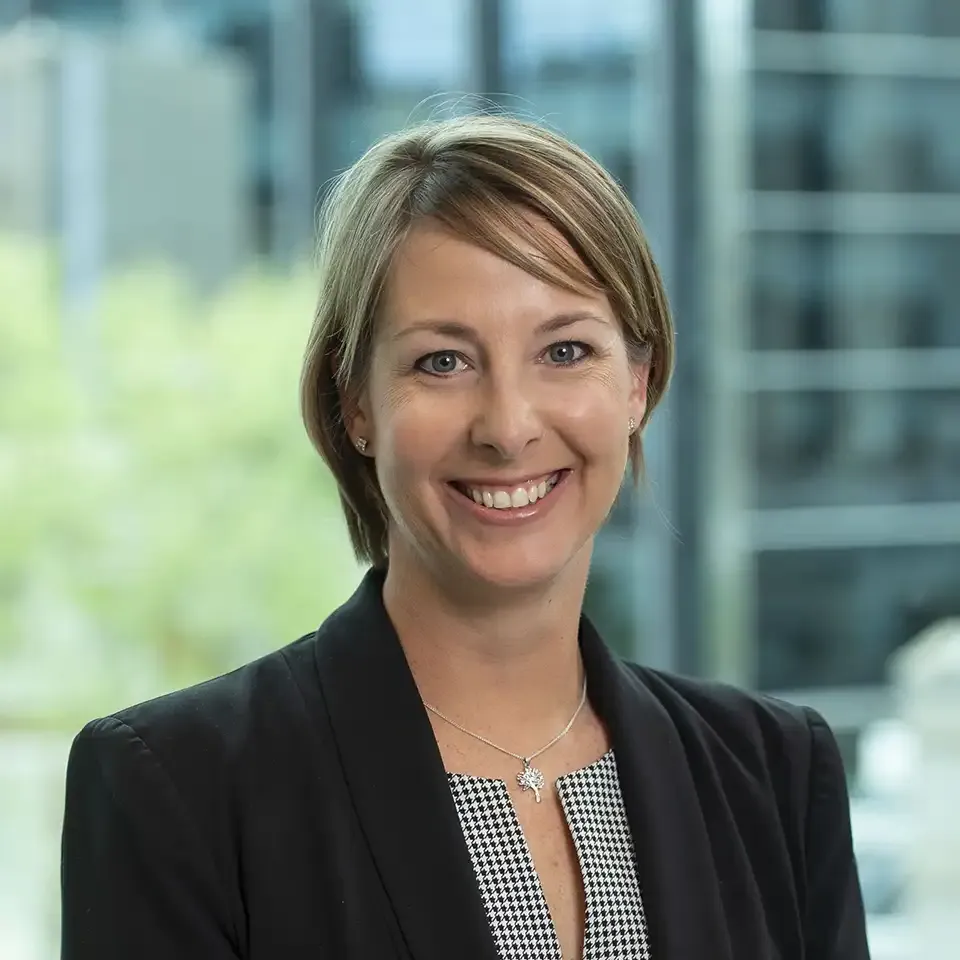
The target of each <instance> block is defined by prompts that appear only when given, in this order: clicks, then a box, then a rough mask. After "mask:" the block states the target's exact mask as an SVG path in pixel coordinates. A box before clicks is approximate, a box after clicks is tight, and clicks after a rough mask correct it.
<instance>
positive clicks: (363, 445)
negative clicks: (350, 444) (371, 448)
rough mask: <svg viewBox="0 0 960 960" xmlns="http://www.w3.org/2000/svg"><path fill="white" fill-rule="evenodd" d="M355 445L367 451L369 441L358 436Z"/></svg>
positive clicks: (360, 449) (361, 450)
mask: <svg viewBox="0 0 960 960" xmlns="http://www.w3.org/2000/svg"><path fill="white" fill-rule="evenodd" d="M354 446H355V447H356V448H357V449H358V450H359V451H360V452H361V453H366V450H367V441H366V439H365V438H364V437H357V439H356V440H355V441H354Z"/></svg>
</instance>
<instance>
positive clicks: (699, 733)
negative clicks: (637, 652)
mask: <svg viewBox="0 0 960 960" xmlns="http://www.w3.org/2000/svg"><path fill="white" fill-rule="evenodd" d="M626 666H627V668H628V669H629V670H630V671H631V672H632V673H633V674H634V676H635V677H636V678H637V679H638V680H639V681H640V682H641V683H642V684H643V685H644V687H646V689H647V690H648V691H649V692H650V693H651V694H652V695H653V696H654V697H655V698H656V700H657V701H658V702H659V704H660V706H661V707H662V708H663V709H664V710H665V711H666V712H667V713H668V714H669V715H670V717H671V719H672V720H673V722H674V724H675V725H676V726H677V728H678V729H679V730H680V732H681V734H683V733H684V732H685V733H686V734H687V736H689V737H695V738H697V739H698V741H699V742H700V743H701V744H702V745H703V746H704V747H706V748H711V747H712V748H713V749H720V748H722V749H725V750H729V751H732V752H735V753H740V754H745V753H754V752H756V751H758V750H759V751H764V752H769V751H775V752H776V753H780V752H782V751H783V750H789V751H790V752H791V753H792V754H794V755H795V756H796V757H797V758H798V759H802V758H803V757H804V756H805V755H807V754H809V753H810V750H811V746H812V738H813V736H814V732H815V728H816V729H823V728H826V723H825V721H824V720H823V718H822V717H821V716H820V715H819V714H818V713H817V712H816V711H815V710H813V709H811V708H810V707H805V706H800V705H798V704H794V703H789V702H787V701H785V700H780V699H777V698H776V697H771V696H767V695H765V694H762V693H757V692H755V691H748V690H744V689H742V688H740V687H735V686H732V685H730V684H727V683H721V682H719V681H715V680H702V679H699V678H692V677H685V676H680V675H678V674H672V673H667V672H665V671H661V670H653V669H651V668H649V667H644V666H640V665H638V664H634V663H628V664H627V665H626Z"/></svg>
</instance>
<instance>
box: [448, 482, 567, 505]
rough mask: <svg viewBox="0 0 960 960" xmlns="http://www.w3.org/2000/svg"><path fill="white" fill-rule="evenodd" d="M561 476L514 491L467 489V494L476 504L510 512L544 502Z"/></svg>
mask: <svg viewBox="0 0 960 960" xmlns="http://www.w3.org/2000/svg"><path fill="white" fill-rule="evenodd" d="M559 479H560V477H559V474H556V473H554V474H551V475H550V476H549V477H547V479H546V480H541V481H540V483H531V484H530V486H528V487H515V488H514V489H513V490H478V489H475V488H474V487H467V488H466V489H465V492H466V493H467V494H468V496H469V497H470V498H471V499H472V500H473V502H474V503H478V504H482V505H483V506H485V507H492V508H493V509H494V510H510V509H513V510H515V509H517V508H518V507H525V506H527V505H528V504H531V503H536V502H537V501H538V500H542V499H543V498H544V497H545V496H546V495H547V494H548V493H549V492H550V491H551V490H552V489H553V488H554V487H555V486H556V484H557V481H558V480H559Z"/></svg>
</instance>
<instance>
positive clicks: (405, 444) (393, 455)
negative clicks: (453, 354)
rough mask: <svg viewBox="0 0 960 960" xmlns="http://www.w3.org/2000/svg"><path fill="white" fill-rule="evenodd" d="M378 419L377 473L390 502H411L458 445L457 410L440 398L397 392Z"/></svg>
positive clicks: (385, 403)
mask: <svg viewBox="0 0 960 960" xmlns="http://www.w3.org/2000/svg"><path fill="white" fill-rule="evenodd" d="M384 399H385V402H384V404H383V405H382V406H381V407H380V412H379V415H378V417H377V421H378V422H377V470H378V473H379V475H380V483H381V487H382V488H383V490H384V494H385V495H386V496H387V497H388V499H393V497H394V494H396V496H398V497H400V498H409V497H410V495H411V494H412V493H413V492H414V491H415V490H416V488H417V485H418V483H420V482H422V481H423V480H424V478H426V477H427V476H428V475H429V474H431V473H432V472H434V471H435V469H436V466H437V464H438V463H440V462H442V461H443V460H444V458H445V456H446V455H447V453H448V452H449V450H450V448H451V447H452V446H453V445H454V444H455V442H456V439H457V437H458V436H459V433H458V426H457V424H458V418H457V416H456V415H455V412H454V411H455V407H454V406H453V405H452V404H450V403H445V402H444V401H443V400H441V399H440V398H436V397H425V396H411V395H410V394H409V393H401V392H400V391H394V393H393V395H392V396H387V397H385V398H384Z"/></svg>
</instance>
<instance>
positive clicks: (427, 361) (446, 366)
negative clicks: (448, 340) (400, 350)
mask: <svg viewBox="0 0 960 960" xmlns="http://www.w3.org/2000/svg"><path fill="white" fill-rule="evenodd" d="M416 366H417V369H418V370H422V371H423V372H424V373H430V374H433V376H435V377H446V376H449V375H450V374H451V373H458V372H459V371H460V370H462V369H463V359H462V358H461V356H460V355H459V354H458V353H456V351H454V350H438V351H437V352H436V353H428V354H427V355H426V356H425V357H421V358H420V359H419V360H418V361H417V363H416Z"/></svg>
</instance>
